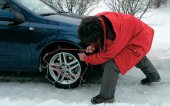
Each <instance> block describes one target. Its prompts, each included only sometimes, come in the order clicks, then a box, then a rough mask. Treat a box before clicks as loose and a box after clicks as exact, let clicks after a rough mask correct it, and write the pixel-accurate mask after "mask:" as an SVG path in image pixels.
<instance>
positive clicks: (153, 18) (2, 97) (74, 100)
mask: <svg viewBox="0 0 170 106" xmlns="http://www.w3.org/2000/svg"><path fill="white" fill-rule="evenodd" d="M101 7H102V5H101V4H99V8H98V9H97V10H95V11H93V13H92V14H95V13H98V12H100V11H105V10H107V9H106V8H105V7H103V8H101ZM169 13H170V8H160V9H153V10H151V11H150V12H149V13H148V14H146V18H144V19H143V21H145V22H146V23H147V24H149V25H150V26H152V27H153V28H154V29H155V37H154V40H153V46H152V49H151V51H150V52H149V54H148V57H149V58H150V59H151V61H152V62H153V64H154V65H155V67H156V68H157V69H158V71H159V73H160V75H161V77H162V80H161V82H159V83H154V84H152V85H151V86H144V85H141V84H140V80H141V79H142V78H144V75H143V73H142V72H141V71H140V70H139V69H137V68H133V69H132V70H131V71H130V72H128V73H127V74H126V75H125V76H121V75H120V78H119V80H118V85H117V90H116V94H115V102H114V103H111V104H99V105H97V106H169V105H170V77H169V75H170V35H169V30H170V21H169V19H170V14H169ZM97 74H98V73H96V76H97ZM18 77H19V76H18ZM18 77H17V78H18ZM30 78H31V77H30ZM14 79H15V77H14ZM34 79H36V80H34ZM21 80H22V79H21ZM27 80H28V81H20V80H14V81H13V80H11V81H4V80H2V78H1V76H0V106H93V105H92V104H91V103H90V99H91V98H92V97H93V96H95V95H97V94H98V93H99V90H100V86H101V83H100V80H101V77H97V78H96V79H95V78H94V79H93V80H92V81H89V82H88V83H87V84H83V85H81V86H80V87H78V88H75V89H69V90H64V89H58V88H55V87H53V86H52V85H51V84H49V83H48V82H46V81H43V80H42V79H41V78H37V76H34V77H33V79H31V81H30V79H29V78H28V79H27ZM38 80H40V81H38Z"/></svg>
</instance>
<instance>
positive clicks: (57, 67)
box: [48, 52, 81, 85]
mask: <svg viewBox="0 0 170 106" xmlns="http://www.w3.org/2000/svg"><path fill="white" fill-rule="evenodd" d="M48 69H49V73H50V75H51V77H52V78H53V79H54V80H55V82H58V83H60V84H66V85H70V84H73V83H74V82H76V81H77V80H78V79H79V77H80V74H81V65H80V62H79V61H78V60H77V58H76V57H75V56H73V55H72V54H70V53H67V52H60V53H57V54H55V55H54V56H53V57H52V58H51V60H50V65H49V68H48Z"/></svg>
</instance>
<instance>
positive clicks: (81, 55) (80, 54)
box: [78, 53, 86, 61]
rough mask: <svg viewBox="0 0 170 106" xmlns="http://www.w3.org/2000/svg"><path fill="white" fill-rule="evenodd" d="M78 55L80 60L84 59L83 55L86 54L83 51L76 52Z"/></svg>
mask: <svg viewBox="0 0 170 106" xmlns="http://www.w3.org/2000/svg"><path fill="white" fill-rule="evenodd" d="M78 56H79V58H80V60H81V61H84V57H85V56H86V54H85V53H78Z"/></svg>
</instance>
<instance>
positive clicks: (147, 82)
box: [141, 74, 161, 85]
mask: <svg viewBox="0 0 170 106" xmlns="http://www.w3.org/2000/svg"><path fill="white" fill-rule="evenodd" d="M150 76H152V74H151V75H149V76H148V77H146V78H144V79H142V80H141V84H142V85H150V84H151V83H152V82H159V81H161V78H160V76H158V77H157V78H153V77H150Z"/></svg>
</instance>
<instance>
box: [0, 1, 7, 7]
mask: <svg viewBox="0 0 170 106" xmlns="http://www.w3.org/2000/svg"><path fill="white" fill-rule="evenodd" d="M5 4H7V3H6V2H5V1H4V0H0V9H1V8H3V7H4V5H5Z"/></svg>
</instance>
